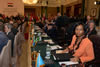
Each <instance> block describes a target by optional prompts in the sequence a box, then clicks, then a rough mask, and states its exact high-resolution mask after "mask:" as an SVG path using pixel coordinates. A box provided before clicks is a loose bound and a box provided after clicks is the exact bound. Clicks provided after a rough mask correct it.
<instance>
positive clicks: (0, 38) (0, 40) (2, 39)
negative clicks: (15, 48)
mask: <svg viewBox="0 0 100 67" xmlns="http://www.w3.org/2000/svg"><path fill="white" fill-rule="evenodd" d="M7 42H8V38H7V36H6V35H5V34H4V33H3V32H1V31H0V53H1V51H2V49H3V47H4V46H5V45H6V44H7Z"/></svg>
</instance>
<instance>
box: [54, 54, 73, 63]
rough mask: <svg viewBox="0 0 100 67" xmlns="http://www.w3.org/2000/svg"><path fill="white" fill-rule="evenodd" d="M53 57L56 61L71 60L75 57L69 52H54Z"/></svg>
mask: <svg viewBox="0 0 100 67" xmlns="http://www.w3.org/2000/svg"><path fill="white" fill-rule="evenodd" d="M53 58H54V60H55V61H58V62H59V61H70V58H73V56H72V55H71V54H69V53H62V54H54V55H53Z"/></svg>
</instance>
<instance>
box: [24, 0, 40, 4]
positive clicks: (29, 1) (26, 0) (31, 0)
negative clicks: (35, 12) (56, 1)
mask: <svg viewBox="0 0 100 67" xmlns="http://www.w3.org/2000/svg"><path fill="white" fill-rule="evenodd" d="M23 2H24V3H26V4H36V3H37V2H38V0H23Z"/></svg>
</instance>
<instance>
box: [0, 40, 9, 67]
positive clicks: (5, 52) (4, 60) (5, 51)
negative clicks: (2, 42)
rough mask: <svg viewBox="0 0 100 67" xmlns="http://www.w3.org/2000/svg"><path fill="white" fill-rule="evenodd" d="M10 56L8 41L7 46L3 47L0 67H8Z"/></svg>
mask: <svg viewBox="0 0 100 67" xmlns="http://www.w3.org/2000/svg"><path fill="white" fill-rule="evenodd" d="M10 55H11V40H9V41H8V43H7V45H6V46H4V48H3V50H2V52H1V55H0V67H9V63H10V59H11V58H10Z"/></svg>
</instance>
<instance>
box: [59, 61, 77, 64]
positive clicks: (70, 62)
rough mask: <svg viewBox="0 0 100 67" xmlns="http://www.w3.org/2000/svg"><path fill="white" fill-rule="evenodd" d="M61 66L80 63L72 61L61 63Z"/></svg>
mask: <svg viewBox="0 0 100 67" xmlns="http://www.w3.org/2000/svg"><path fill="white" fill-rule="evenodd" d="M59 64H60V65H61V64H65V65H74V64H79V63H78V62H72V61H64V62H59Z"/></svg>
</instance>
